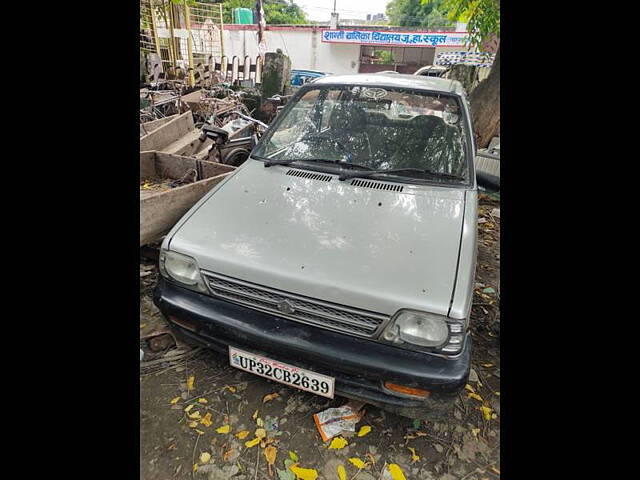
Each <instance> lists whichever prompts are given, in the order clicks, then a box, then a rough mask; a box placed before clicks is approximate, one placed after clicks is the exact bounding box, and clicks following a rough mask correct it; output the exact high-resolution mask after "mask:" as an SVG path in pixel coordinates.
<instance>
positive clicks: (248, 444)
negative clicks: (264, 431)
mask: <svg viewBox="0 0 640 480" xmlns="http://www.w3.org/2000/svg"><path fill="white" fill-rule="evenodd" d="M259 443H260V439H259V438H254V439H253V440H249V441H248V442H244V446H245V447H247V448H251V447H255V446H256V445H257V444H259Z"/></svg>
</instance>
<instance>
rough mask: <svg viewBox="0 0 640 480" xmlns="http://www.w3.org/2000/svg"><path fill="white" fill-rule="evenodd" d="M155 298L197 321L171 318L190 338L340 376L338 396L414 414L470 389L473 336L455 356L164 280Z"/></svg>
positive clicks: (427, 413)
mask: <svg viewBox="0 0 640 480" xmlns="http://www.w3.org/2000/svg"><path fill="white" fill-rule="evenodd" d="M154 303H155V304H156V306H157V307H158V308H159V309H160V311H161V312H162V313H163V315H164V316H165V317H167V319H168V320H169V316H175V317H177V318H178V319H184V320H188V321H190V322H192V323H194V324H196V325H197V329H196V332H195V333H194V332H191V331H189V330H186V329H184V328H182V327H180V326H179V325H176V324H175V323H173V322H171V320H169V323H170V324H171V326H172V327H173V329H174V330H175V331H176V332H177V333H178V334H180V335H182V336H183V337H185V338H187V339H189V340H191V341H194V342H196V343H199V344H202V345H205V346H207V347H209V348H212V349H214V350H217V351H219V352H221V353H224V354H227V353H228V346H229V345H231V346H234V347H236V348H240V349H244V350H247V351H251V352H255V353H259V354H262V355H265V356H268V357H269V358H273V359H275V360H279V361H281V362H285V363H290V364H293V365H296V366H299V367H302V368H307V369H309V370H312V371H315V372H318V373H322V374H325V375H329V376H332V377H335V379H336V382H335V390H336V393H337V394H338V395H341V396H344V397H347V398H353V399H357V400H362V401H364V402H367V403H370V404H373V405H376V406H379V407H381V408H383V409H385V410H389V411H392V412H395V413H397V414H399V415H403V416H408V417H411V418H433V419H436V418H441V417H442V415H443V414H446V412H448V411H449V409H450V408H451V407H452V405H453V402H454V401H455V399H456V396H457V394H458V392H459V391H460V390H461V389H463V388H464V385H465V383H466V382H467V378H468V376H469V369H470V358H471V356H470V351H471V338H470V337H469V338H467V341H466V342H465V348H464V350H463V351H462V353H461V354H460V355H459V356H458V357H456V358H442V357H437V356H434V355H428V354H422V353H418V352H411V351H408V350H404V349H401V348H398V347H393V346H389V345H385V344H382V343H377V342H373V341H370V340H365V339H362V338H357V337H352V336H348V335H344V334H340V333H336V332H332V331H329V330H324V329H321V328H317V327H313V326H310V325H305V324H302V323H298V322H295V321H292V320H288V319H284V318H280V317H276V316H274V315H270V314H268V313H263V312H259V311H256V310H252V309H249V308H246V307H243V306H239V305H236V304H233V303H230V302H227V301H224V300H220V299H217V298H214V297H210V296H207V295H202V294H199V293H196V292H193V291H191V290H187V289H184V288H181V287H178V286H176V285H173V284H171V283H169V282H167V281H165V280H164V279H160V281H159V283H158V286H157V287H156V290H155V291H154ZM383 381H388V382H392V383H396V384H399V385H404V386H409V387H415V388H421V389H424V390H429V391H430V392H431V395H430V396H429V397H428V398H427V399H418V398H415V397H414V398H411V397H406V396H400V395H396V394H393V393H390V392H389V391H388V390H386V389H385V388H384V387H383V386H382V382H383Z"/></svg>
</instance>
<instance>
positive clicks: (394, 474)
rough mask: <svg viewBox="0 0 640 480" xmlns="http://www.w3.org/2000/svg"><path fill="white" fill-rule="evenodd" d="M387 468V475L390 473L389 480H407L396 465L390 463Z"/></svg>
mask: <svg viewBox="0 0 640 480" xmlns="http://www.w3.org/2000/svg"><path fill="white" fill-rule="evenodd" d="M387 468H388V469H389V473H391V478H392V479H393V480H407V478H406V477H405V476H404V473H403V472H402V469H401V468H400V467H399V466H398V465H397V464H395V463H390V464H389V465H387Z"/></svg>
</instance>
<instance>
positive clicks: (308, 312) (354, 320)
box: [202, 271, 389, 337]
mask: <svg viewBox="0 0 640 480" xmlns="http://www.w3.org/2000/svg"><path fill="white" fill-rule="evenodd" d="M202 274H203V275H204V277H205V279H206V281H207V284H208V286H209V289H210V290H211V293H212V294H214V295H215V296H217V297H220V298H224V299H225V300H228V301H230V302H233V303H238V304H241V305H245V306H247V307H250V308H254V309H256V310H262V311H265V312H269V313H274V314H276V315H277V316H280V317H284V318H289V319H291V320H296V321H298V322H302V323H306V324H309V325H314V326H317V327H321V328H326V329H329V330H334V331H338V332H343V333H348V334H351V335H357V336H360V337H373V336H375V335H376V334H377V333H378V330H379V328H380V326H381V325H382V324H383V323H385V321H386V320H388V319H389V316H388V315H382V314H379V313H373V312H369V311H366V310H359V309H354V308H349V307H345V306H342V305H336V304H332V303H328V302H322V301H319V300H315V299H312V298H305V297H300V296H298V295H294V294H290V293H286V292H281V291H278V290H274V289H271V288H267V287H263V286H261V285H256V284H252V283H248V282H244V281H241V280H236V279H233V278H229V277H226V276H222V275H219V274H216V273H211V272H204V271H203V272H202ZM285 301H286V302H287V303H288V306H290V307H291V309H292V310H291V309H290V310H289V311H287V310H285V311H284V312H283V311H282V310H281V308H283V307H282V304H284V303H285ZM279 305H281V308H278V307H279ZM286 307H287V305H285V306H284V308H286Z"/></svg>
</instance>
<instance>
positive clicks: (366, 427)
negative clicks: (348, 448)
mask: <svg viewBox="0 0 640 480" xmlns="http://www.w3.org/2000/svg"><path fill="white" fill-rule="evenodd" d="M370 431H371V427H370V426H369V425H364V426H362V427H360V431H359V432H358V436H359V437H364V436H365V435H366V434H367V433H369V432H370Z"/></svg>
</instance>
